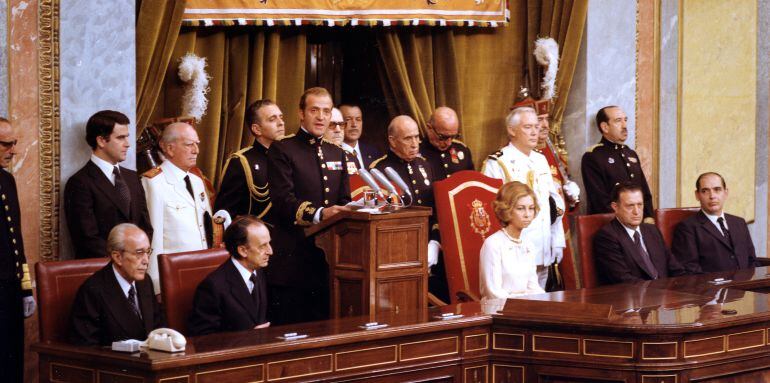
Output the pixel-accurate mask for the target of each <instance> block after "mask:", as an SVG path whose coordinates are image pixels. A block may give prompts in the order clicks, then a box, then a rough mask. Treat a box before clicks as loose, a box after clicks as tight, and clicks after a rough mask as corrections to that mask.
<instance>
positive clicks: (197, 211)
mask: <svg viewBox="0 0 770 383" xmlns="http://www.w3.org/2000/svg"><path fill="white" fill-rule="evenodd" d="M198 144H200V141H199V140H198V133H197V132H195V128H193V127H192V126H190V125H189V124H187V123H184V122H175V123H173V124H170V125H169V126H167V127H166V128H165V129H164V130H163V136H162V137H161V139H160V148H161V150H162V151H163V155H164V156H165V157H166V159H165V160H164V161H163V163H162V164H160V166H159V167H157V168H153V169H150V170H148V171H146V172H145V173H144V174H143V175H142V186H144V192H145V195H146V197H147V210H149V212H150V221H151V222H152V227H153V229H154V234H153V236H152V247H153V249H154V252H153V254H152V256H151V257H150V264H149V268H148V270H147V272H148V274H149V275H150V278H152V282H153V284H154V286H155V292H156V293H160V283H159V281H158V254H168V253H177V252H182V251H195V250H203V249H207V248H208V247H209V246H208V243H209V240H208V238H210V237H211V204H210V203H209V196H208V194H206V189H205V187H204V185H203V180H202V179H201V178H200V177H198V176H196V175H195V174H192V173H190V169H191V168H192V167H193V166H195V162H196V160H197V158H198Z"/></svg>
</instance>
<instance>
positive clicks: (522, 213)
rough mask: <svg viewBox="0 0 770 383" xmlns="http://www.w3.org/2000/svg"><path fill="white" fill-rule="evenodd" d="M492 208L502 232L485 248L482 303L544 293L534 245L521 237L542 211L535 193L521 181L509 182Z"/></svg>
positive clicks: (492, 238) (482, 260)
mask: <svg viewBox="0 0 770 383" xmlns="http://www.w3.org/2000/svg"><path fill="white" fill-rule="evenodd" d="M492 207H493V209H494V211H495V216H497V219H498V220H499V221H500V225H501V226H502V229H500V230H499V231H497V232H495V233H494V234H492V235H490V236H489V237H488V238H487V239H486V240H485V241H484V245H483V246H482V247H481V256H480V261H479V262H480V264H479V274H480V275H479V284H480V289H481V296H482V301H485V300H488V299H506V298H512V297H517V296H521V295H526V294H537V293H544V292H545V291H544V290H543V289H542V288H541V287H540V285H539V284H538V282H537V272H536V270H537V268H536V265H535V257H534V254H533V249H532V244H531V243H529V242H528V241H526V240H522V238H521V231H522V230H524V228H526V227H527V226H529V224H530V222H532V220H533V219H534V218H535V216H536V215H537V213H538V211H539V208H538V205H537V198H536V197H535V193H534V192H533V191H532V189H530V188H529V186H527V185H525V184H523V183H521V182H516V181H514V182H509V183H506V184H504V185H503V187H501V188H500V190H499V191H498V192H497V198H495V201H494V202H493V203H492Z"/></svg>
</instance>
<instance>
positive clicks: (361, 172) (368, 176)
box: [358, 168, 385, 199]
mask: <svg viewBox="0 0 770 383" xmlns="http://www.w3.org/2000/svg"><path fill="white" fill-rule="evenodd" d="M358 175H359V176H361V179H362V180H364V182H366V184H367V185H369V187H370V188H372V191H374V192H375V193H377V195H378V196H380V198H382V199H385V195H384V194H382V190H381V189H380V185H378V184H377V182H376V181H375V180H374V178H372V175H371V174H370V173H369V172H368V171H366V169H364V168H361V169H358Z"/></svg>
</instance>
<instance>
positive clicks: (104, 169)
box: [91, 154, 120, 185]
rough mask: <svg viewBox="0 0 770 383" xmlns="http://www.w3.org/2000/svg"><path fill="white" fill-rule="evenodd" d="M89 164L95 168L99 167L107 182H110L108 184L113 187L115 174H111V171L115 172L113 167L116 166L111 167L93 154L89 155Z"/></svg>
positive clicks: (111, 165)
mask: <svg viewBox="0 0 770 383" xmlns="http://www.w3.org/2000/svg"><path fill="white" fill-rule="evenodd" d="M91 162H93V163H94V165H96V166H97V167H99V170H101V171H102V173H104V175H105V177H107V179H108V180H110V183H112V184H113V185H115V174H113V173H112V172H113V170H115V167H116V166H118V165H113V164H111V163H109V162H107V161H105V160H103V159H101V158H99V157H97V156H96V155H95V154H91ZM118 171H120V170H118Z"/></svg>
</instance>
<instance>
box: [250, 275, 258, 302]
mask: <svg viewBox="0 0 770 383" xmlns="http://www.w3.org/2000/svg"><path fill="white" fill-rule="evenodd" d="M249 280H250V281H251V283H252V284H253V285H254V287H253V288H252V289H251V299H252V300H253V301H254V304H255V305H259V277H257V272H256V271H255V272H253V273H251V277H249Z"/></svg>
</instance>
